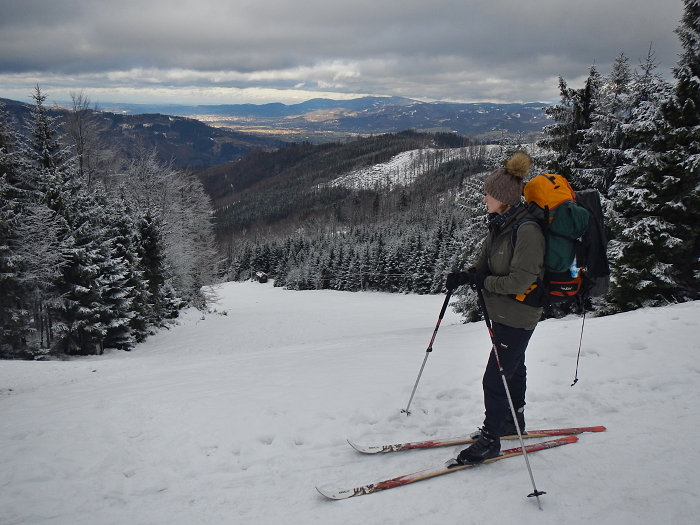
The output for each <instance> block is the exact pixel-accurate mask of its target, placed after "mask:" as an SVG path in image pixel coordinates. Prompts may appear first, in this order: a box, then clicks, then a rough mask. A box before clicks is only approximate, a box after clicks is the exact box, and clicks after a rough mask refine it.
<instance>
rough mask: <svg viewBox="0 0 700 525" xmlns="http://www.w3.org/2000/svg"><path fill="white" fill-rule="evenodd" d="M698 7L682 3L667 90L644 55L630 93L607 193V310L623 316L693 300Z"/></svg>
mask: <svg viewBox="0 0 700 525" xmlns="http://www.w3.org/2000/svg"><path fill="white" fill-rule="evenodd" d="M698 15H700V6H698V3H697V2H691V1H686V11H685V14H684V17H683V21H682V25H681V26H680V27H679V29H678V30H677V32H678V34H679V36H680V37H681V44H682V46H683V49H684V53H683V54H682V55H681V57H680V60H679V62H678V65H677V67H675V68H674V70H673V73H674V76H675V78H676V84H675V86H674V87H673V88H670V87H669V86H668V85H667V84H666V83H665V82H664V81H663V80H662V79H661V78H660V77H659V75H657V74H655V73H654V72H653V70H654V69H655V67H656V64H655V63H654V61H653V54H652V53H651V52H650V54H649V57H648V58H647V62H646V64H645V65H644V66H643V67H642V73H641V74H640V75H639V76H638V77H637V78H636V79H635V82H634V86H633V91H632V103H633V104H632V105H633V107H634V111H633V115H632V117H633V119H632V122H631V123H630V124H629V125H628V126H627V127H626V133H627V134H628V136H629V139H630V143H631V144H633V146H631V147H629V148H628V149H627V150H626V152H625V155H626V158H627V160H628V162H627V163H626V165H625V166H623V167H621V168H620V169H618V171H617V175H616V179H615V183H614V184H613V187H611V197H612V198H613V199H614V209H615V216H614V221H613V224H614V226H615V230H616V239H614V241H613V242H612V243H611V254H612V257H611V258H612V260H613V261H612V262H613V267H612V277H613V279H614V287H613V290H612V292H611V299H612V301H613V308H614V309H616V310H629V309H634V308H638V307H639V306H658V305H663V304H667V303H669V302H676V301H684V300H688V299H696V298H697V297H698V293H699V292H700V286H699V284H698V282H699V281H698V257H699V256H700V244H699V237H698V234H699V232H700V224H699V222H700V200H699V197H700V195H699V184H700V179H699V178H698V177H699V173H700V164H698V162H697V160H698V159H700V145H699V144H698V140H697V139H698V131H697V129H698V127H699V125H700V85H699V84H698V79H697V76H695V75H697V74H698V72H700V57H699V56H698V51H699V50H700V47H699V44H700V40H699V39H698V32H697V31H698V24H699V22H700V20H699V19H698Z"/></svg>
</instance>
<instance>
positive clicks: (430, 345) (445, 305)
mask: <svg viewBox="0 0 700 525" xmlns="http://www.w3.org/2000/svg"><path fill="white" fill-rule="evenodd" d="M450 297H452V290H447V294H446V295H445V302H444V303H442V309H441V310H440V316H439V317H438V320H437V324H436V325H435V330H433V337H431V338H430V344H429V345H428V349H427V350H426V351H425V358H424V359H423V366H421V367H420V372H418V378H417V379H416V384H415V385H414V386H413V392H411V398H410V399H409V400H408V405H407V406H406V408H405V409H402V410H401V413H404V412H405V413H406V415H407V416H410V415H411V412H409V410H408V409H409V408H410V407H411V401H413V396H414V394H415V393H416V388H418V381H420V376H421V375H423V369H424V368H425V363H426V361H427V360H428V356H429V355H430V352H432V351H433V342H434V341H435V336H436V335H437V332H438V329H439V328H440V323H441V322H442V318H443V317H444V316H445V310H447V303H449V302H450Z"/></svg>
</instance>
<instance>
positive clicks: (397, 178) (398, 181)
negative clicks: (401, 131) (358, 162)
mask: <svg viewBox="0 0 700 525" xmlns="http://www.w3.org/2000/svg"><path fill="white" fill-rule="evenodd" d="M467 155H469V148H446V149H436V148H425V149H413V150H408V151H404V152H401V153H399V154H397V155H394V156H393V157H392V158H391V159H389V160H388V161H387V162H383V163H380V164H373V165H371V166H366V167H363V168H358V169H355V170H352V171H350V172H348V173H346V174H344V175H341V176H340V177H338V178H337V179H335V180H333V181H331V182H329V183H327V184H325V185H324V186H328V187H343V188H349V189H351V190H372V189H375V188H386V189H393V188H394V187H396V186H397V185H402V186H407V185H409V184H411V183H412V182H413V181H414V180H415V179H416V178H417V177H418V176H419V175H421V174H422V173H424V172H425V171H426V169H427V168H426V165H429V164H430V161H429V159H433V160H434V159H439V160H438V161H437V163H438V164H440V163H443V162H447V161H450V160H454V159H456V158H459V157H464V156H467Z"/></svg>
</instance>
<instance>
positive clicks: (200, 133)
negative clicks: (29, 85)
mask: <svg viewBox="0 0 700 525" xmlns="http://www.w3.org/2000/svg"><path fill="white" fill-rule="evenodd" d="M0 102H1V103H3V104H5V111H6V112H7V113H8V114H9V115H10V120H11V124H12V125H13V127H14V128H15V130H16V131H17V132H19V133H26V132H27V129H26V124H27V122H28V119H29V118H30V115H31V109H30V108H31V106H30V105H29V104H27V103H22V102H18V101H16V100H9V99H3V98H0ZM52 114H53V115H54V116H56V117H59V118H63V117H64V116H65V115H66V114H67V110H66V109H63V108H52ZM96 116H97V118H98V119H99V128H100V129H101V130H103V133H104V138H105V139H107V142H108V143H109V144H110V145H111V146H112V147H116V148H119V149H121V151H122V152H123V153H124V155H125V156H126V157H127V158H128V157H130V156H132V155H133V153H134V152H135V151H136V150H137V149H138V148H139V147H143V148H146V149H147V150H150V149H155V151H156V154H157V156H158V158H159V160H161V161H162V162H164V163H168V162H173V163H174V164H175V165H176V166H179V167H188V168H189V167H193V168H200V167H207V166H214V165H217V164H222V163H226V162H231V161H237V160H240V159H241V158H243V157H244V156H245V155H246V154H248V153H249V152H251V151H253V150H257V149H263V150H274V149H277V148H280V147H282V146H284V145H285V144H286V143H285V142H283V141H281V140H278V139H276V138H274V137H270V136H260V135H254V134H251V133H242V132H240V131H236V130H231V129H227V128H216V127H212V126H209V125H207V124H206V123H204V122H201V121H200V120H197V119H192V118H186V117H182V116H171V115H164V114H160V113H139V114H124V113H122V112H119V113H114V112H110V111H99V112H97V113H96ZM59 122H60V121H59ZM60 132H61V129H59V133H60ZM63 132H65V130H63Z"/></svg>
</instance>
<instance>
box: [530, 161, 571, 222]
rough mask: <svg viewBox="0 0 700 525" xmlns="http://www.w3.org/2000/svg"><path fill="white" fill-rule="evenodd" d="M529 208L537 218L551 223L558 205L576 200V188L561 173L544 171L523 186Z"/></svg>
mask: <svg viewBox="0 0 700 525" xmlns="http://www.w3.org/2000/svg"><path fill="white" fill-rule="evenodd" d="M523 195H524V196H525V202H526V203H527V208H528V210H529V211H530V213H531V214H532V215H534V216H535V218H537V219H540V220H544V218H545V217H547V219H548V221H549V222H550V223H551V222H552V219H553V218H554V214H555V213H556V209H557V207H558V206H559V205H560V204H562V203H564V202H568V201H573V202H576V195H575V194H574V190H573V188H572V187H571V184H569V181H568V180H566V179H565V178H564V177H562V176H561V175H555V174H552V173H542V174H540V175H537V176H536V177H535V178H533V179H532V180H531V181H530V182H528V183H527V184H526V185H525V187H524V188H523Z"/></svg>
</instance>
